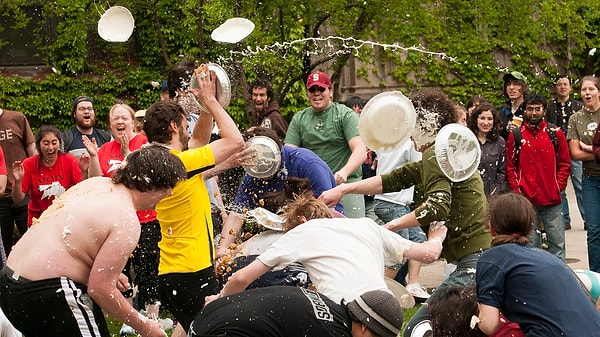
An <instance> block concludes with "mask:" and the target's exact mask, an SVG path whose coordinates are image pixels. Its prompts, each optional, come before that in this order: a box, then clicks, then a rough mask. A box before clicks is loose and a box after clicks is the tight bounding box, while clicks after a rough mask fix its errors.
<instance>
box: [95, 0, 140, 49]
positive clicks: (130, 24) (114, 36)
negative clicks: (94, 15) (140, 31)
mask: <svg viewBox="0 0 600 337" xmlns="http://www.w3.org/2000/svg"><path fill="white" fill-rule="evenodd" d="M134 27H135V21H134V19H133V15H131V12H130V11H129V10H128V9H127V8H125V7H123V6H113V7H110V8H109V9H107V10H106V12H104V14H102V16H101V17H100V20H99V21H98V35H100V37H101V38H102V39H104V40H106V41H108V42H125V41H127V40H128V39H129V37H130V36H131V34H132V33H133V28H134Z"/></svg>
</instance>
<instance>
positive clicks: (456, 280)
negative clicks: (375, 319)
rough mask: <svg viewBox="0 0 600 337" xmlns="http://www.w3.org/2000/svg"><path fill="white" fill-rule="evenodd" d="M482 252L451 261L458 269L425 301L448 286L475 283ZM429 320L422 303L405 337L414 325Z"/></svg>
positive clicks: (409, 323)
mask: <svg viewBox="0 0 600 337" xmlns="http://www.w3.org/2000/svg"><path fill="white" fill-rule="evenodd" d="M479 256H481V253H474V254H470V255H467V256H464V257H462V258H460V259H459V260H458V261H451V262H454V263H456V270H454V271H453V272H452V273H450V275H449V276H448V278H447V279H445V280H444V281H443V282H442V284H440V286H439V287H437V288H436V290H435V291H434V292H433V294H431V297H429V298H428V299H427V301H425V303H429V302H431V301H432V300H433V299H435V298H436V297H437V296H439V291H438V290H439V289H443V288H445V287H447V286H452V285H462V286H468V285H471V284H474V283H475V271H476V270H477V260H479ZM425 320H429V312H428V311H427V306H426V305H422V306H421V307H420V308H419V310H417V312H415V314H414V315H413V317H412V318H411V319H410V321H408V323H407V325H406V328H405V329H404V334H403V336H404V337H410V336H411V333H412V330H413V327H414V326H415V325H417V324H418V323H420V322H422V321H425Z"/></svg>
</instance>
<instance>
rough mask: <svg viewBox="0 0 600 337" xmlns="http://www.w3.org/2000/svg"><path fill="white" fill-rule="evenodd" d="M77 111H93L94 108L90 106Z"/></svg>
mask: <svg viewBox="0 0 600 337" xmlns="http://www.w3.org/2000/svg"><path fill="white" fill-rule="evenodd" d="M77 111H81V112H85V111H94V108H93V107H91V106H80V107H79V108H77Z"/></svg>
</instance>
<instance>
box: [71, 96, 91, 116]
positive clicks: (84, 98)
mask: <svg viewBox="0 0 600 337" xmlns="http://www.w3.org/2000/svg"><path fill="white" fill-rule="evenodd" d="M81 102H90V103H92V104H93V103H94V102H93V101H92V99H91V98H89V97H87V96H77V97H76V98H75V99H74V100H73V112H75V110H77V104H79V103H81Z"/></svg>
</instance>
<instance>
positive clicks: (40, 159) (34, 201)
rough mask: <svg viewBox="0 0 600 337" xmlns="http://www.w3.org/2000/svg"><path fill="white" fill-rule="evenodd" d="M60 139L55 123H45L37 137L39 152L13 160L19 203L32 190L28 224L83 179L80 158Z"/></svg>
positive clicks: (15, 191)
mask: <svg viewBox="0 0 600 337" xmlns="http://www.w3.org/2000/svg"><path fill="white" fill-rule="evenodd" d="M61 143H62V138H61V134H60V130H58V129H57V128H56V127H55V126H52V125H43V126H41V127H40V128H39V129H38V130H37V134H36V137H35V147H36V149H37V152H38V154H37V155H35V156H32V157H29V158H27V159H25V160H23V161H22V162H21V161H15V162H14V163H12V173H13V176H14V177H15V182H14V186H13V189H12V192H11V193H12V194H11V196H12V198H13V201H14V202H15V203H18V202H21V201H22V200H23V199H25V195H26V194H29V198H30V200H29V205H28V208H27V209H28V215H27V226H28V227H31V226H32V225H33V223H34V219H37V218H39V217H40V215H41V214H42V212H43V211H45V210H46V208H48V207H49V206H50V205H51V204H52V201H54V198H56V197H58V196H60V195H61V194H63V193H64V192H65V191H66V190H67V189H69V187H71V186H73V185H75V184H77V183H78V182H80V181H81V180H82V176H81V168H80V167H79V161H78V160H77V158H75V157H74V156H73V155H70V154H68V153H64V152H62V151H61V150H60V149H61ZM19 186H20V187H19Z"/></svg>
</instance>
